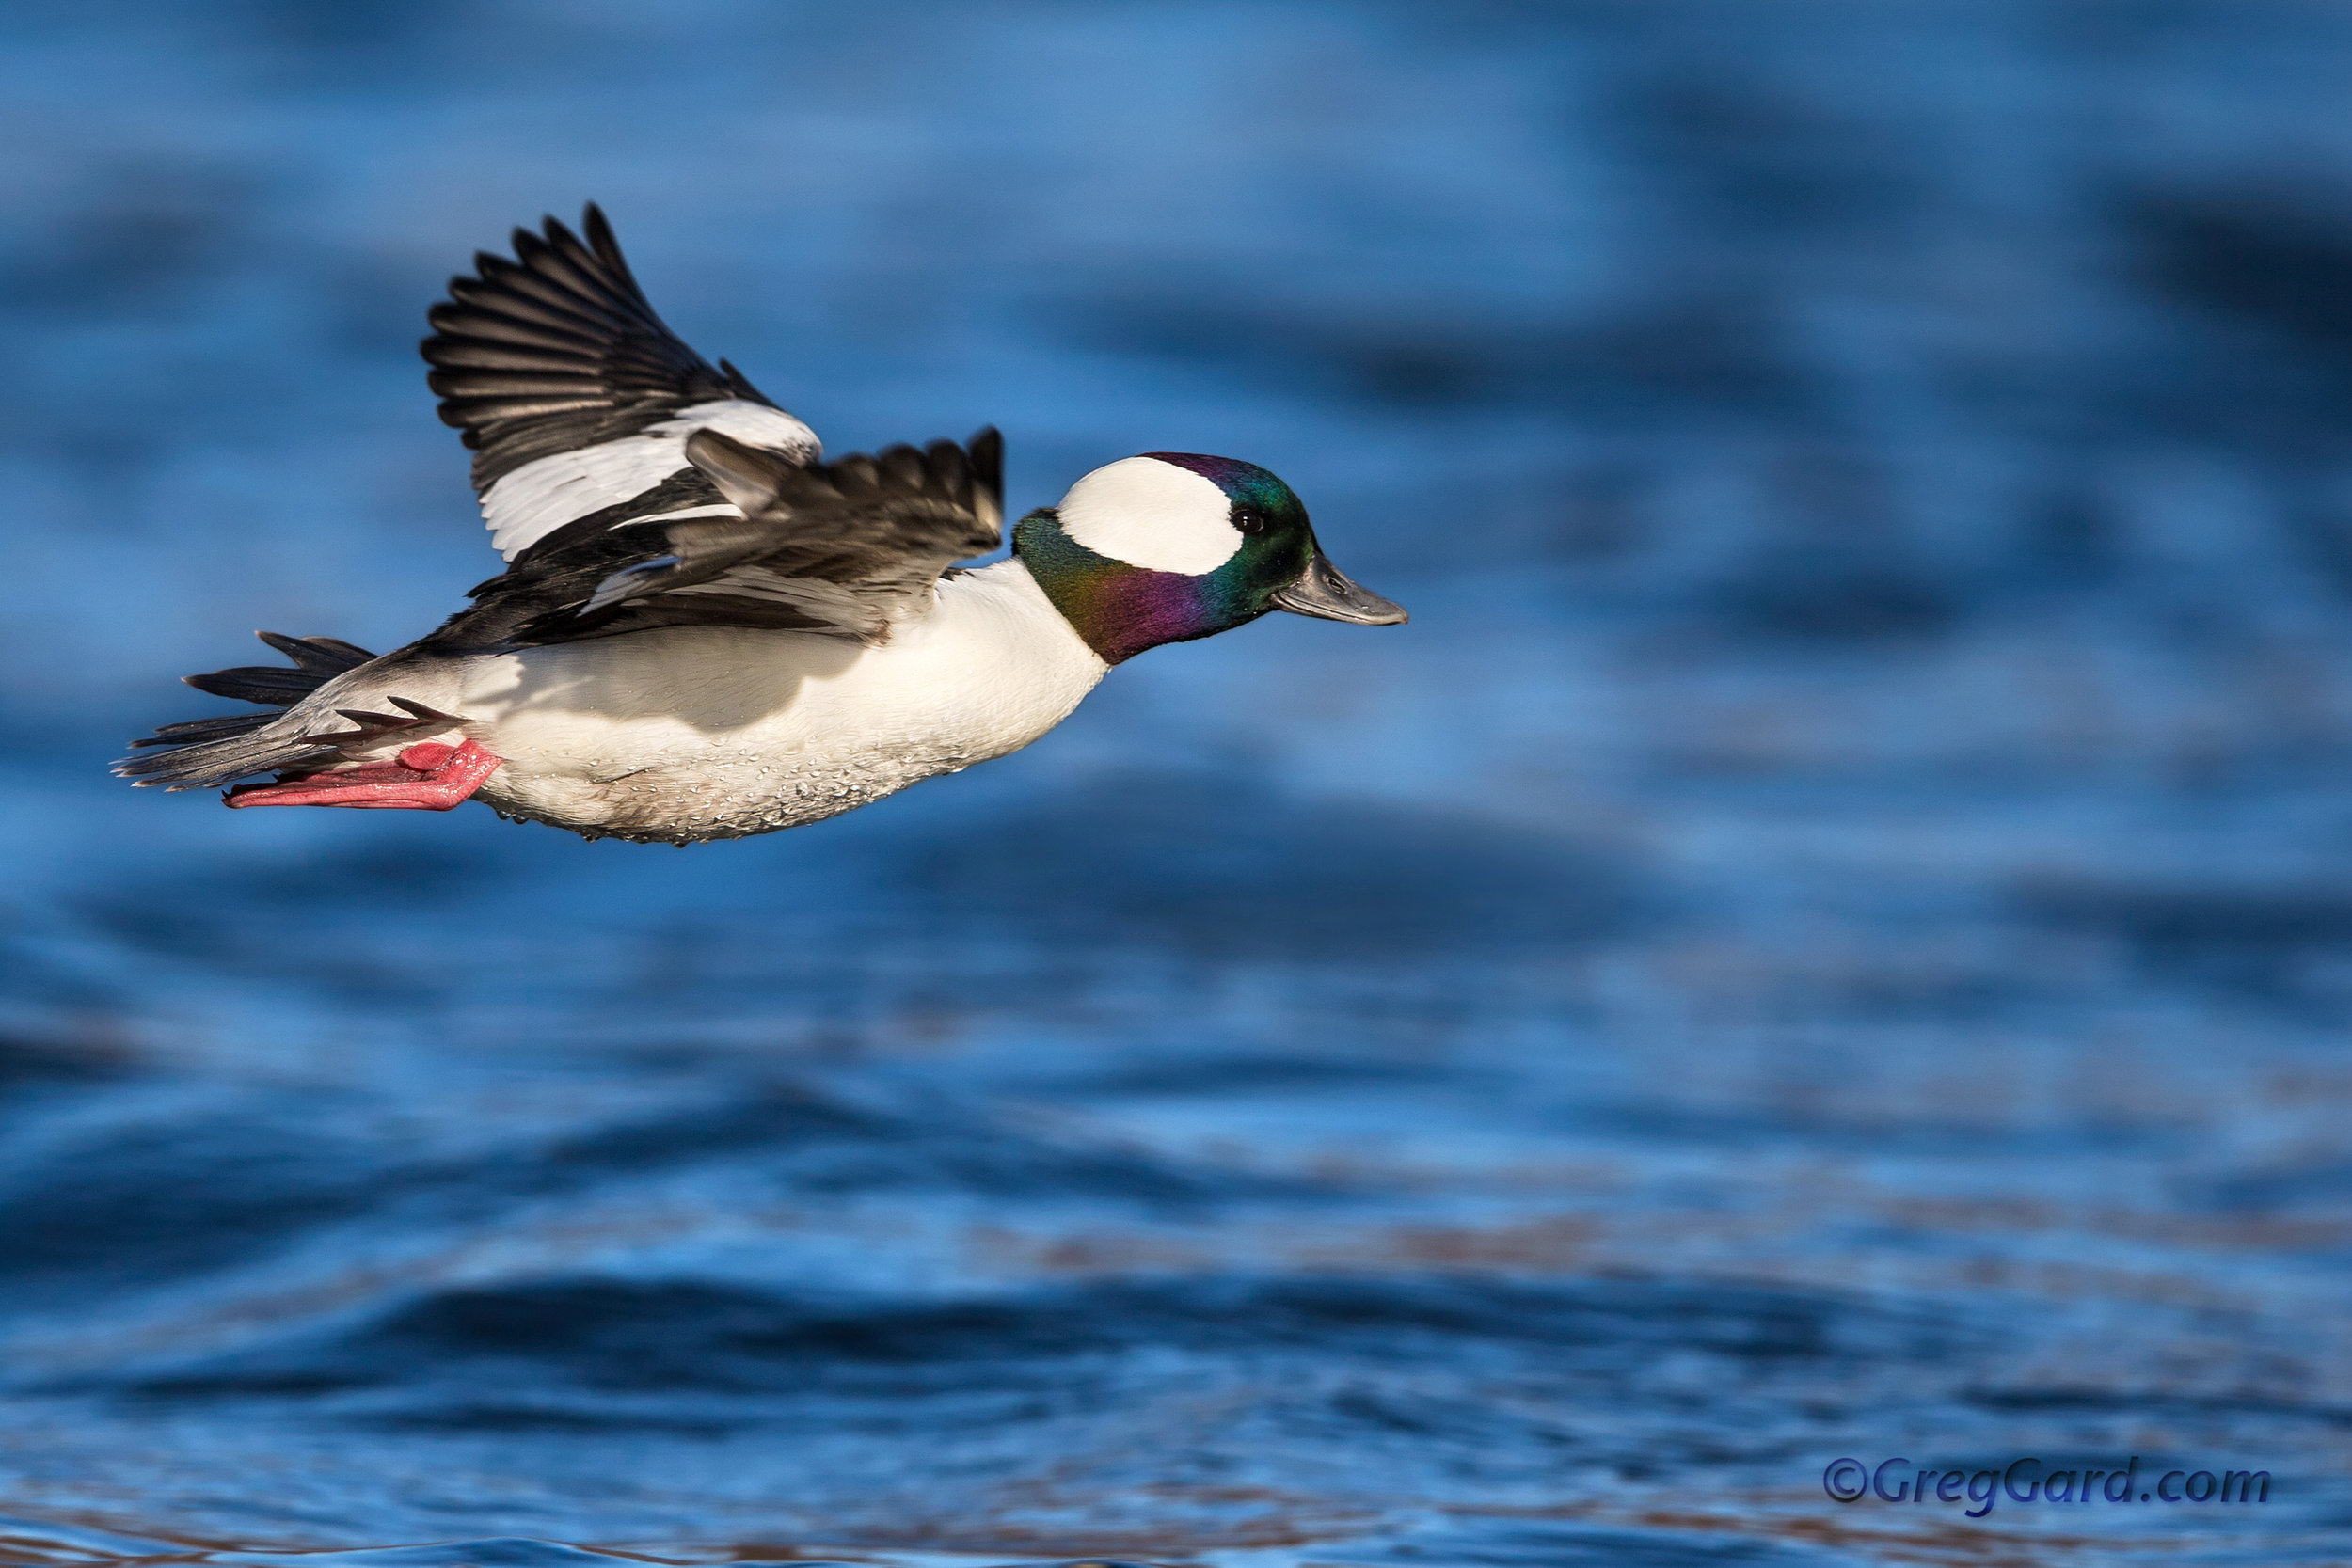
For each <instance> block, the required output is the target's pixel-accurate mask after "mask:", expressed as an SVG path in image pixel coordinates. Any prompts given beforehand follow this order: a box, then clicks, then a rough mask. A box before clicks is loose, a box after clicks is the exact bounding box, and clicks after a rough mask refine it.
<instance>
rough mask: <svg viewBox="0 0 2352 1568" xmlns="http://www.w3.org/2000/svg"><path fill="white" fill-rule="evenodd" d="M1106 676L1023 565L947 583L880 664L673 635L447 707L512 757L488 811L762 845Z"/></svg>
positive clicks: (822, 643) (628, 643)
mask: <svg viewBox="0 0 2352 1568" xmlns="http://www.w3.org/2000/svg"><path fill="white" fill-rule="evenodd" d="M1105 669H1106V666H1105V665H1104V663H1103V661H1102V660H1101V659H1100V658H1098V657H1095V655H1094V653H1093V651H1092V650H1091V649H1089V647H1087V645H1086V644H1085V643H1084V642H1083V641H1080V640H1079V638H1078V636H1077V634H1076V632H1074V631H1073V630H1072V629H1071V626H1070V624H1069V623H1068V622H1067V621H1065V620H1063V619H1062V617H1061V615H1060V614H1059V613H1058V612H1057V611H1056V610H1055V609H1054V608H1053V606H1052V605H1051V604H1050V603H1049V602H1048V601H1047V600H1046V598H1045V595H1044V594H1043V593H1041V591H1040V590H1039V588H1038V586H1037V584H1036V582H1035V581H1034V580H1033V579H1032V578H1030V576H1029V573H1028V568H1026V567H1025V566H1024V565H1022V564H1021V563H1020V562H1018V561H1006V562H998V563H997V564H995V565H993V566H991V567H988V568H987V569H985V570H983V571H979V572H973V573H969V574H966V575H963V576H960V577H955V578H948V579H946V581H944V582H942V583H941V584H940V586H939V591H938V596H937V602H936V604H935V605H934V607H933V608H932V610H931V611H930V613H929V614H928V615H925V616H922V617H920V618H918V619H916V620H914V621H912V622H910V623H908V624H906V625H904V626H900V627H899V628H898V632H897V634H896V635H895V636H893V638H892V639H891V640H890V641H888V642H887V643H885V644H884V645H882V647H879V648H867V647H865V646H863V645H861V644H859V643H857V642H854V641H850V640H848V639H845V638H838V637H823V636H818V635H816V634H814V633H806V632H779V631H756V630H748V629H737V628H732V627H712V626H691V627H687V626H681V627H672V628H667V629H664V630H660V631H647V632H635V633H631V634H629V635H627V636H622V637H609V638H595V639H591V640H589V641H582V642H567V643H561V644H557V645H554V646H550V647H544V648H530V649H525V650H522V651H520V652H517V653H513V654H504V655H500V656H497V657H491V658H485V659H481V660H478V661H475V662H473V663H472V664H471V665H470V666H469V670H468V672H467V675H466V680H465V686H464V689H463V691H462V694H461V695H460V696H459V705H458V707H457V709H456V711H458V712H460V713H462V714H464V715H465V716H466V717H467V718H468V719H469V721H471V722H469V725H468V726H467V727H468V730H469V733H470V734H471V735H472V736H474V738H475V739H477V740H479V741H480V742H481V743H482V744H483V745H484V746H485V747H487V748H488V749H489V750H491V751H492V752H496V753H498V755H500V756H501V757H503V758H505V759H506V766H505V767H503V768H500V769H499V771H498V772H497V773H495V774H493V775H492V776H491V779H490V782H489V783H488V784H485V786H484V788H483V790H482V792H481V796H480V798H481V799H483V800H487V801H488V802H489V803H490V804H492V805H494V806H497V807H498V808H499V809H501V810H502V811H505V812H507V813H508V814H510V815H514V816H532V817H537V818H540V819H542V820H546V821H550V822H555V823H557V824H559V825H561V826H564V827H570V828H576V829H580V830H583V831H589V832H609V833H612V834H613V835H615V836H621V837H630V838H653V839H670V840H691V839H698V838H708V837H723V836H732V835H735V834H740V833H746V832H766V831H767V830H769V829H771V828H782V827H789V826H792V825H794V824H796V823H800V822H808V821H814V820H816V819H817V818H818V817H821V816H832V815H834V813H836V812H841V811H847V810H849V809H850V807H852V806H859V805H863V804H865V803H866V801H868V800H877V799H879V798H881V797H882V796H884V795H887V794H890V793H892V792H893V791H895V790H898V789H902V788H904V787H905V786H906V785H908V784H914V783H915V782H916V781H918V780H921V779H926V778H930V777H931V776H932V775H934V774H938V773H943V772H950V771H953V770H954V769H956V768H963V767H967V766H969V765H970V764H972V763H975V762H984V761H986V760H988V759H989V758H991V757H997V756H1002V755H1004V754H1005V753H1006V752H1011V751H1017V750H1018V749H1020V748H1021V747H1023V746H1025V745H1027V744H1028V743H1029V742H1030V741H1032V740H1035V739H1036V738H1037V737H1038V736H1041V735H1043V734H1044V733H1045V732H1046V731H1047V730H1050V729H1052V728H1053V727H1054V726H1055V725H1056V724H1057V723H1059V722H1060V721H1062V720H1063V719H1064V718H1066V717H1068V716H1069V714H1070V711H1071V710H1072V709H1073V708H1074V707H1076V706H1077V705H1078V703H1079V701H1080V700H1081V699H1082V698H1084V697H1085V696H1086V694H1087V693H1088V692H1089V691H1090V690H1092V689H1093V688H1094V685H1095V683H1096V682H1098V681H1100V680H1101V679H1102V678H1103V675H1104V670H1105Z"/></svg>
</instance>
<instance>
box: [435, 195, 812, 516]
mask: <svg viewBox="0 0 2352 1568" xmlns="http://www.w3.org/2000/svg"><path fill="white" fill-rule="evenodd" d="M580 227H581V229H582V230H583V231H584V232H585V234H586V236H587V237H586V239H585V240H584V241H583V240H582V239H581V238H580V236H579V235H575V234H574V233H573V232H572V231H571V230H568V229H566V228H564V226H563V225H562V224H561V223H558V222H557V221H556V220H555V219H553V218H548V220H547V225H546V229H545V231H544V232H543V233H540V234H533V233H532V232H531V231H530V230H527V229H517V230H515V259H514V260H513V261H508V260H507V259H506V258H505V257H503V256H493V255H490V254H488V253H487V252H485V253H483V254H481V255H478V256H476V257H475V258H474V275H473V276H472V277H453V278H452V279H450V285H449V298H448V300H447V301H445V302H444V303H442V304H439V305H437V306H435V307H434V308H433V309H432V311H431V312H430V314H429V315H428V316H427V318H426V319H427V320H428V321H429V322H430V323H431V324H432V325H433V327H434V334H433V336H432V337H430V338H427V339H426V340H425V341H424V342H423V344H422V352H423V354H424V357H425V359H426V360H427V361H428V362H429V363H430V364H431V365H432V366H433V372H432V374H431V375H430V376H429V377H428V378H427V379H428V381H429V382H430V384H431V386H432V388H433V389H434V391H436V392H437V393H439V394H440V398H441V418H442V420H444V421H445V422H447V423H449V424H452V425H454V426H456V427H457V429H458V430H460V431H461V432H463V433H464V436H465V441H466V445H467V446H469V447H470V448H472V449H473V451H474V460H473V485H474V491H475V493H476V494H477V495H478V496H479V497H480V498H481V500H482V515H483V517H484V519H485V521H486V522H487V523H488V524H489V526H490V530H491V535H490V542H491V543H492V544H493V545H494V546H497V548H498V550H499V551H500V553H501V554H502V555H504V556H505V557H506V558H507V559H508V560H509V561H512V560H514V559H515V558H516V557H517V556H519V555H520V554H521V553H522V552H523V551H525V550H527V549H529V548H530V547H531V546H533V545H535V544H537V543H539V542H540V541H541V540H543V539H545V538H547V537H548V535H549V534H551V533H553V532H555V531H557V530H559V529H562V528H564V527H565V526H566V525H568V524H572V523H575V522H580V521H582V520H585V519H589V518H600V519H601V520H603V521H604V522H605V523H607V524H610V523H615V522H622V521H625V520H628V519H631V518H636V517H640V516H643V515H648V514H661V515H677V514H679V513H681V512H684V513H688V514H691V515H700V516H739V513H738V512H737V510H736V508H734V507H733V506H731V505H729V504H728V503H727V501H726V499H725V498H724V497H723V496H722V495H720V494H719V492H718V491H717V490H716V489H715V488H714V487H713V486H712V485H711V484H710V483H709V482H708V481H707V479H705V478H704V477H703V476H702V475H701V473H700V472H699V471H698V470H696V469H695V468H694V467H692V466H691V465H690V464H689V463H688V462H687V461H686V456H685V447H686V441H687V438H688V437H689V436H692V435H693V434H694V433H695V432H696V431H698V430H717V431H720V432H723V433H724V434H725V435H727V436H733V437H735V438H736V439H737V440H739V441H741V442H744V443H746V444H748V445H750V446H753V447H755V448H759V449H762V450H765V451H768V452H770V453H771V454H772V455H774V456H775V457H777V458H778V459H779V460H781V461H784V462H787V463H812V462H815V461H816V460H817V459H818V456H819V455H820V454H821V452H822V448H821V447H820V446H819V445H818V440H817V436H816V435H815V433H814V432H812V431H811V430H810V429H809V428H808V426H806V425H804V424H803V423H802V422H801V421H800V420H796V419H794V418H793V417H792V416H791V415H789V414H787V413H786V412H785V411H784V410H783V409H781V408H778V407H777V406H776V405H775V404H772V403H771V402H770V401H769V400H768V399H767V398H765V397H763V396H762V395H761V394H760V393H759V391H758V390H757V389H756V388H754V387H753V386H752V384H751V383H750V382H749V381H746V380H745V379H744V378H743V375H742V372H739V371H738V370H736V368H735V367H734V366H732V365H730V364H728V363H727V362H726V361H725V360H723V359H722V360H721V361H720V362H719V364H718V366H717V367H716V368H715V369H714V368H713V367H712V366H711V365H710V363H709V362H708V361H707V360H705V359H704V358H703V357H702V356H700V355H698V354H696V353H695V352H694V351H693V350H692V349H691V348H688V347H687V346H686V345H685V344H684V343H683V342H680V341H678V338H677V335H676V334H675V333H674V332H672V331H671V330H670V329H669V328H668V327H667V326H665V325H662V322H661V318H660V316H657V315H655V314H654V311H653V307H652V306H651V305H649V304H647V303H646V301H645V296H644V292H643V291H642V290H640V289H639V288H638V286H637V279H636V278H635V277H631V276H630V275H629V270H628V262H627V261H624V260H622V258H621V247H620V246H619V245H617V244H615V243H614V241H613V238H612V226H611V225H609V224H608V223H606V222H605V220H604V214H602V213H601V212H598V211H597V210H596V207H595V206H594V205H593V204H592V205H590V206H589V208H588V209H587V212H586V214H585V216H584V219H583V221H582V223H581V225H580Z"/></svg>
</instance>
